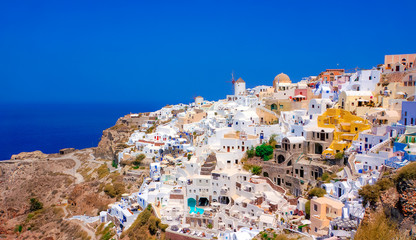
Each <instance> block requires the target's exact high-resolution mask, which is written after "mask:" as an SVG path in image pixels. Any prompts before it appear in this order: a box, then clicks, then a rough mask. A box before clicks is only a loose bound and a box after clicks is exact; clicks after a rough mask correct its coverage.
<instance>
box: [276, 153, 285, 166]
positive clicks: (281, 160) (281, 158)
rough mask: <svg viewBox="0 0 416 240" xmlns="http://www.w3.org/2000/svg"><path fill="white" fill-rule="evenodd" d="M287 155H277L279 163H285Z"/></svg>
mask: <svg viewBox="0 0 416 240" xmlns="http://www.w3.org/2000/svg"><path fill="white" fill-rule="evenodd" d="M285 160H286V159H285V157H284V156H283V155H279V156H277V163H279V164H280V163H284V162H285Z"/></svg>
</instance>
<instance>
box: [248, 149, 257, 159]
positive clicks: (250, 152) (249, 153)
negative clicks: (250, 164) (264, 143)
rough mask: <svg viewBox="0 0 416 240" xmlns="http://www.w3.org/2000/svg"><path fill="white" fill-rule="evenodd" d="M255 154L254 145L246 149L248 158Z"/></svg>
mask: <svg viewBox="0 0 416 240" xmlns="http://www.w3.org/2000/svg"><path fill="white" fill-rule="evenodd" d="M255 154H256V151H255V150H254V147H251V148H250V149H248V150H247V157H248V158H252V157H254V155H255Z"/></svg>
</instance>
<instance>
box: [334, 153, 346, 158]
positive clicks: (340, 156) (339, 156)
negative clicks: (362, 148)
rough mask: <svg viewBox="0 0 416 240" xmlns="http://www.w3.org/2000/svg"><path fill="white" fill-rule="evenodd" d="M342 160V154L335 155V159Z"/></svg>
mask: <svg viewBox="0 0 416 240" xmlns="http://www.w3.org/2000/svg"><path fill="white" fill-rule="evenodd" d="M343 158H344V152H338V153H336V154H335V159H337V160H339V159H343Z"/></svg>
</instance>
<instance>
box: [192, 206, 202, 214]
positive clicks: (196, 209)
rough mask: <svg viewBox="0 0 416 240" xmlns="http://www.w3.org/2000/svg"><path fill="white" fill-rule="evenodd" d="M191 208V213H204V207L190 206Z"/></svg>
mask: <svg viewBox="0 0 416 240" xmlns="http://www.w3.org/2000/svg"><path fill="white" fill-rule="evenodd" d="M190 208H191V210H190V211H189V213H195V214H198V213H199V214H203V213H204V209H202V208H197V207H193V208H192V207H190Z"/></svg>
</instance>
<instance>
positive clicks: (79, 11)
mask: <svg viewBox="0 0 416 240" xmlns="http://www.w3.org/2000/svg"><path fill="white" fill-rule="evenodd" d="M414 9H416V1H413V0H412V1H410V0H408V1H400V2H397V3H395V2H392V1H244V0H243V1H202V0H194V1H1V3H0V81H1V83H2V84H1V87H0V102H8V103H13V102H53V103H60V102H62V103H68V102H69V103H71V102H114V103H124V102H138V103H139V102H141V103H143V102H149V103H151V102H159V103H160V102H162V103H166V104H167V103H178V102H190V101H192V100H193V97H194V96H196V95H202V96H204V97H205V98H207V99H210V100H216V99H219V98H225V95H226V94H230V93H231V91H232V87H231V83H230V82H228V81H230V77H231V75H230V73H231V71H234V72H235V74H236V76H237V77H242V78H243V79H244V80H245V81H246V83H247V86H248V87H253V86H256V85H263V84H264V85H272V81H273V78H274V76H275V75H277V74H278V73H280V72H285V73H287V74H288V75H289V76H290V77H291V79H292V80H293V81H298V80H300V79H301V78H302V77H304V76H309V75H317V74H319V72H321V71H322V70H325V69H326V68H336V67H337V66H338V65H339V67H342V68H347V69H349V68H354V67H357V66H358V67H361V68H371V67H372V66H375V65H377V64H380V63H382V62H383V60H384V55H385V54H399V53H415V52H416V49H415V40H416V31H415V25H414V24H415V19H414Z"/></svg>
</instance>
